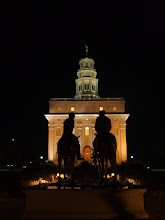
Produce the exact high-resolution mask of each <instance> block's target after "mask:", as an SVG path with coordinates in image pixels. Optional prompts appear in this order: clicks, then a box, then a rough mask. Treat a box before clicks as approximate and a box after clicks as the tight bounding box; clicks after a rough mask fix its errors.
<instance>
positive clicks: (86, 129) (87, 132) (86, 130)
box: [85, 127, 89, 136]
mask: <svg viewBox="0 0 165 220" xmlns="http://www.w3.org/2000/svg"><path fill="white" fill-rule="evenodd" d="M85 135H86V136H89V127H85Z"/></svg>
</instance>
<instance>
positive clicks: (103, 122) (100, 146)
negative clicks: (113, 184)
mask: <svg viewBox="0 0 165 220" xmlns="http://www.w3.org/2000/svg"><path fill="white" fill-rule="evenodd" d="M95 129H96V131H97V135H96V137H95V140H94V142H93V147H94V163H96V160H98V162H99V167H100V172H101V175H102V177H103V176H104V175H105V176H106V178H107V163H108V160H109V161H110V163H111V166H112V167H113V168H114V172H116V149H117V144H116V138H115V136H114V135H113V134H112V133H109V132H110V130H111V121H110V119H109V118H108V117H106V116H105V111H104V110H102V111H100V112H99V117H98V118H97V119H96V123H95Z"/></svg>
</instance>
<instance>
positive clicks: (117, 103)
mask: <svg viewBox="0 0 165 220" xmlns="http://www.w3.org/2000/svg"><path fill="white" fill-rule="evenodd" d="M79 65H80V69H79V70H78V72H77V77H78V78H77V79H76V80H75V82H76V95H75V97H74V98H51V99H50V101H49V114H46V115H45V117H46V119H47V120H48V130H49V131H48V160H49V161H53V162H54V163H55V164H56V163H57V158H58V154H57V143H58V140H59V139H60V138H61V136H62V134H63V122H64V120H65V119H67V118H68V114H69V113H70V112H74V113H75V128H74V132H73V133H74V134H75V135H76V136H80V138H79V142H80V146H81V154H82V155H83V156H84V160H87V161H88V162H90V163H91V162H92V159H91V154H92V148H93V146H92V142H93V140H94V138H95V133H96V131H95V121H96V118H97V117H98V113H99V111H100V110H105V112H106V116H107V117H109V118H110V119H111V124H112V129H111V133H113V134H114V135H115V137H116V140H117V154H116V159H117V163H120V162H122V161H125V160H127V142H126V120H127V118H128V117H129V114H126V113H125V100H124V98H100V97H99V95H98V79H97V78H96V77H97V72H96V70H95V69H94V60H93V59H91V58H88V57H86V58H83V59H81V60H80V61H79Z"/></svg>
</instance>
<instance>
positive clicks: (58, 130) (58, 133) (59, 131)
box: [56, 128, 61, 136]
mask: <svg viewBox="0 0 165 220" xmlns="http://www.w3.org/2000/svg"><path fill="white" fill-rule="evenodd" d="M56 136H61V129H60V128H57V129H56Z"/></svg>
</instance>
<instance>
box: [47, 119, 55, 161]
mask: <svg viewBox="0 0 165 220" xmlns="http://www.w3.org/2000/svg"><path fill="white" fill-rule="evenodd" d="M48 129H49V134H48V160H49V161H50V160H51V161H53V160H54V138H55V124H52V123H49V125H48Z"/></svg>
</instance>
